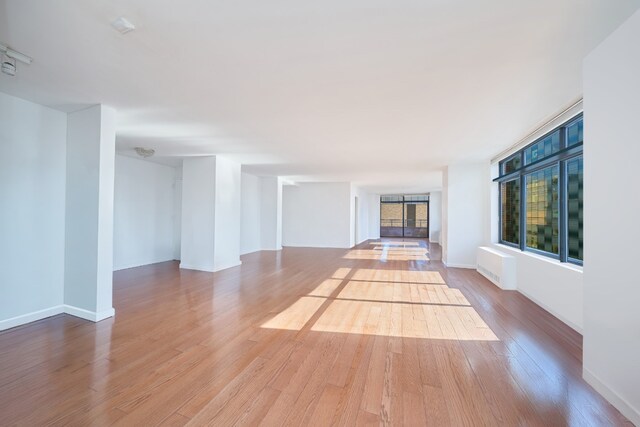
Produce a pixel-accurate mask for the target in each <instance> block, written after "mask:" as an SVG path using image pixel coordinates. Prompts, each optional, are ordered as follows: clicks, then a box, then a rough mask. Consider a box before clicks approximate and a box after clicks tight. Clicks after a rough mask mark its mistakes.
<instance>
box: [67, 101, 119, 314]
mask: <svg viewBox="0 0 640 427" xmlns="http://www.w3.org/2000/svg"><path fill="white" fill-rule="evenodd" d="M115 125H116V112H115V110H114V109H112V108H109V107H105V106H103V105H96V106H93V107H90V108H86V109H84V110H81V111H77V112H75V113H69V115H68V118H67V164H66V175H67V176H66V203H65V206H66V220H65V275H64V304H65V307H64V310H65V312H66V313H69V314H72V315H74V316H78V317H82V318H84V319H88V320H92V321H94V322H97V321H100V320H102V319H105V318H107V317H111V316H113V315H114V309H113V304H112V297H113V284H112V274H113V183H114V160H115Z"/></svg>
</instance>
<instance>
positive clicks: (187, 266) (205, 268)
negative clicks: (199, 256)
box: [180, 262, 215, 273]
mask: <svg viewBox="0 0 640 427" xmlns="http://www.w3.org/2000/svg"><path fill="white" fill-rule="evenodd" d="M180 268H181V269H182V270H197V271H206V272H208V273H213V272H214V271H215V270H214V268H213V266H209V265H207V266H196V265H190V264H185V263H184V262H181V263H180Z"/></svg>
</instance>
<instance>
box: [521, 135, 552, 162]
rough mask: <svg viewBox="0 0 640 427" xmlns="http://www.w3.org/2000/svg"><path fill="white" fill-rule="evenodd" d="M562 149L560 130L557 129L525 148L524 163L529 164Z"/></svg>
mask: <svg viewBox="0 0 640 427" xmlns="http://www.w3.org/2000/svg"><path fill="white" fill-rule="evenodd" d="M558 151H560V131H559V130H558V131H555V132H554V133H552V134H551V135H549V136H547V137H546V138H544V139H543V140H541V141H540V142H538V143H536V144H533V145H532V146H531V147H529V148H527V149H526V150H524V164H525V165H528V164H530V163H533V162H537V161H538V160H542V159H544V158H545V157H549V156H550V155H552V154H555V153H557V152H558Z"/></svg>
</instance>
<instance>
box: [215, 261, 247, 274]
mask: <svg viewBox="0 0 640 427" xmlns="http://www.w3.org/2000/svg"><path fill="white" fill-rule="evenodd" d="M241 264H242V261H240V260H237V261H232V262H230V263H227V264H222V265H217V266H216V267H215V270H213V271H214V272H216V271H221V270H226V269H227V268H233V267H237V266H239V265H241Z"/></svg>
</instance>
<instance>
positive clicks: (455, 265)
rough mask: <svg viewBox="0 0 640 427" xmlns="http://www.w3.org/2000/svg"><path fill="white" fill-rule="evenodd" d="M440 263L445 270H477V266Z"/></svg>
mask: <svg viewBox="0 0 640 427" xmlns="http://www.w3.org/2000/svg"><path fill="white" fill-rule="evenodd" d="M442 263H443V264H444V266H445V267H447V268H469V269H471V270H475V269H477V268H478V266H477V265H472V264H457V263H455V262H444V261H442Z"/></svg>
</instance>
